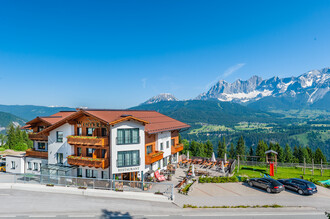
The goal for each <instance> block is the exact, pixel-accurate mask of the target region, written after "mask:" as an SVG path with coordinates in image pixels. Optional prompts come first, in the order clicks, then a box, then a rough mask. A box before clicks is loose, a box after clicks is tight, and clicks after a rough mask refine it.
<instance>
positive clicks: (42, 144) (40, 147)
mask: <svg viewBox="0 0 330 219" xmlns="http://www.w3.org/2000/svg"><path fill="white" fill-rule="evenodd" d="M38 150H46V142H38Z"/></svg>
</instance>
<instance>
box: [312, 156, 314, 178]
mask: <svg viewBox="0 0 330 219" xmlns="http://www.w3.org/2000/svg"><path fill="white" fill-rule="evenodd" d="M312 175H313V176H314V159H312Z"/></svg>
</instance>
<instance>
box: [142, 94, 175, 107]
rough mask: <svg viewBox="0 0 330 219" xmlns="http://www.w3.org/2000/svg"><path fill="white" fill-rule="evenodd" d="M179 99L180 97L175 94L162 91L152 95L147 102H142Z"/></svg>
mask: <svg viewBox="0 0 330 219" xmlns="http://www.w3.org/2000/svg"><path fill="white" fill-rule="evenodd" d="M178 100H179V99H177V98H176V97H175V96H173V95H172V94H170V93H162V94H159V95H157V96H154V97H151V98H150V99H149V100H147V101H146V102H144V103H142V104H152V103H158V102H161V101H178ZM142 104H141V105H142Z"/></svg>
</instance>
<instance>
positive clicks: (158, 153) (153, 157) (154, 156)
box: [146, 151, 164, 165]
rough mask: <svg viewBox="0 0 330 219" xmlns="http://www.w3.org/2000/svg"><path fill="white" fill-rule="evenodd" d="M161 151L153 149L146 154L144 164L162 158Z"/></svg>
mask: <svg viewBox="0 0 330 219" xmlns="http://www.w3.org/2000/svg"><path fill="white" fill-rule="evenodd" d="M163 154H164V152H163V151H155V152H152V153H150V154H147V155H146V165H150V164H152V163H154V162H156V161H159V160H161V159H163Z"/></svg>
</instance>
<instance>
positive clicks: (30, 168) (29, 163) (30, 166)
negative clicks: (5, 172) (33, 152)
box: [28, 162, 32, 170]
mask: <svg viewBox="0 0 330 219" xmlns="http://www.w3.org/2000/svg"><path fill="white" fill-rule="evenodd" d="M28 170H32V163H31V162H28Z"/></svg>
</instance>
